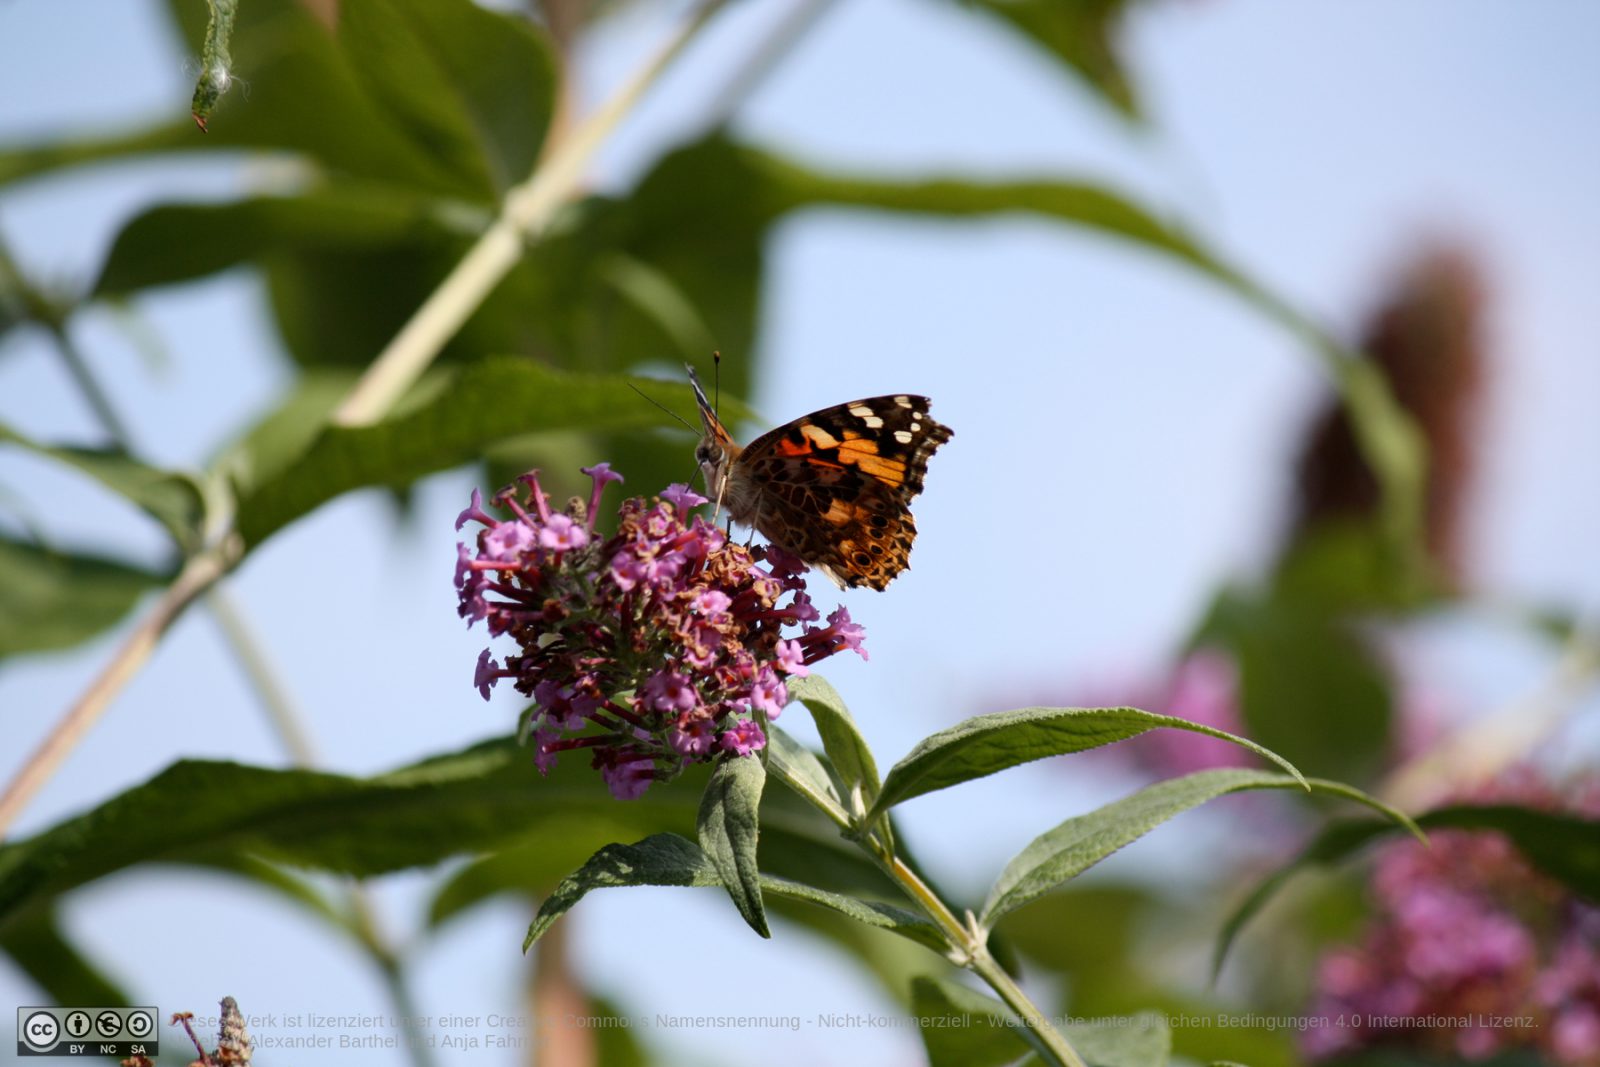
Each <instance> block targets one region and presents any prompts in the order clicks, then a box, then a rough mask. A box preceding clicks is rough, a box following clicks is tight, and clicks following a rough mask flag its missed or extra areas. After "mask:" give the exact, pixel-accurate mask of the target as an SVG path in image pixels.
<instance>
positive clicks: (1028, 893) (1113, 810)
mask: <svg viewBox="0 0 1600 1067" xmlns="http://www.w3.org/2000/svg"><path fill="white" fill-rule="evenodd" d="M1307 785H1310V787H1311V788H1312V790H1314V791H1316V792H1320V793H1330V794H1333V795H1336V796H1342V797H1345V798H1347V799H1349V800H1354V801H1356V802H1358V803H1361V804H1365V805H1367V806H1368V807H1371V808H1374V809H1376V810H1377V811H1380V812H1383V813H1384V814H1385V815H1387V816H1388V817H1389V818H1391V819H1393V820H1394V821H1395V822H1396V823H1397V824H1398V825H1400V826H1405V827H1408V828H1410V829H1413V830H1415V829H1416V827H1415V825H1414V824H1413V823H1411V821H1410V820H1409V819H1407V818H1406V816H1405V815H1403V814H1401V813H1400V812H1398V811H1395V810H1394V809H1393V808H1390V807H1388V806H1387V805H1385V804H1382V803H1380V802H1379V801H1377V800H1374V799H1372V798H1371V797H1369V796H1367V795H1366V794H1365V793H1362V792H1361V791H1360V790H1358V789H1352V788H1350V787H1349V786H1346V785H1342V784H1340V783H1338V782H1325V781H1322V780H1320V779H1311V780H1310V781H1309V782H1306V781H1303V780H1300V779H1296V778H1291V777H1288V776H1287V775H1282V774H1276V773H1272V772H1269V771H1251V770H1235V769H1231V768H1229V769H1222V770H1211V771H1199V772H1197V773H1195V774H1189V775H1185V776H1184V777H1182V778H1173V779H1169V780H1167V781H1165V782H1157V783H1156V784H1155V785H1152V786H1149V787H1147V788H1144V789H1141V790H1139V791H1138V792H1137V793H1134V794H1133V795H1131V796H1127V797H1124V798H1122V799H1121V800H1117V801H1113V802H1112V803H1110V804H1107V805H1105V806H1104V807H1101V808H1097V809H1095V810H1094V811H1092V812H1090V813H1088V814H1087V815H1079V816H1076V817H1074V818H1071V819H1068V820H1066V821H1065V822H1063V823H1061V824H1060V825H1059V826H1057V827H1055V828H1054V829H1053V830H1049V831H1047V832H1046V833H1044V834H1041V835H1040V836H1039V837H1037V838H1035V839H1034V840H1033V841H1032V842H1031V843H1029V845H1028V847H1027V848H1024V849H1023V850H1022V851H1021V852H1019V853H1018V854H1017V855H1016V857H1015V858H1014V859H1012V861H1011V862H1010V863H1008V864H1007V865H1006V868H1005V870H1004V871H1002V872H1001V873H1000V877H999V878H998V879H997V880H996V881H995V884H994V886H993V888H991V889H990V890H989V899H988V900H987V901H986V902H985V904H984V906H983V911H982V913H981V914H980V920H981V921H982V922H983V923H984V924H985V925H989V924H992V923H993V922H994V921H995V920H996V919H998V918H999V917H1000V916H1002V915H1004V914H1006V913H1007V912H1009V911H1011V910H1013V909H1015V908H1019V907H1021V906H1022V905H1024V904H1026V903H1028V902H1029V901H1032V900H1034V899H1037V898H1038V897H1040V896H1042V895H1044V894H1045V893H1047V892H1049V891H1050V890H1052V889H1054V888H1055V887H1056V886H1058V885H1060V884H1062V883H1063V882H1066V881H1069V880H1071V879H1072V878H1075V877H1077V876H1078V875H1079V874H1081V873H1083V872H1084V871H1086V870H1088V869H1089V868H1090V867H1092V866H1094V865H1095V864H1096V863H1099V862H1100V861H1101V860H1103V859H1105V858H1106V857H1107V856H1109V855H1111V854H1112V853H1113V852H1116V851H1117V850H1118V849H1121V848H1123V847H1124V846H1126V845H1129V844H1131V843H1133V842H1134V841H1137V840H1138V839H1139V838H1141V837H1143V836H1144V835H1145V834H1147V833H1149V832H1150V831H1151V830H1153V829H1155V828H1156V827H1157V826H1160V825H1161V824H1162V823H1164V822H1166V821H1167V820H1168V819H1171V818H1173V817H1174V816H1176V815H1181V814H1182V813H1183V812H1186V811H1188V810H1189V809H1190V808H1193V807H1197V806H1199V805H1200V804H1203V803H1205V802H1206V801H1208V800H1213V799H1215V798H1217V797H1220V796H1223V795H1225V794H1227V793H1238V792H1242V791H1244V790H1248V789H1303V788H1305V787H1306V786H1307ZM1417 832H1418V833H1419V835H1420V831H1417Z"/></svg>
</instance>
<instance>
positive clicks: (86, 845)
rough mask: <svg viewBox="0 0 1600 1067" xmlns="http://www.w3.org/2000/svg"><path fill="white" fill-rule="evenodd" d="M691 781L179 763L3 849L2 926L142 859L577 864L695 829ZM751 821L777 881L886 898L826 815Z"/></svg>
mask: <svg viewBox="0 0 1600 1067" xmlns="http://www.w3.org/2000/svg"><path fill="white" fill-rule="evenodd" d="M700 784H701V783H700V781H699V779H698V776H693V775H685V776H683V777H682V778H680V779H679V780H677V781H675V782H665V783H657V784H655V785H654V786H652V787H651V789H650V790H649V792H648V793H646V794H645V796H644V797H642V798H640V799H639V800H635V801H630V802H628V803H626V804H624V803H620V802H618V801H616V800H614V799H613V798H612V797H611V795H610V794H609V793H607V792H606V790H605V788H604V787H603V786H602V785H601V783H600V782H599V781H598V779H597V778H596V776H595V774H594V772H593V771H592V770H590V769H589V768H588V767H587V766H586V765H585V763H584V761H582V760H575V759H569V760H563V761H562V762H561V763H560V765H558V766H557V767H556V768H555V769H554V770H553V771H551V772H550V775H549V776H548V777H541V776H540V775H539V774H538V773H537V772H536V771H535V770H534V769H533V767H532V764H531V762H530V759H529V756H528V753H527V750H526V749H524V748H522V747H520V746H519V745H517V744H516V743H515V742H514V741H512V740H509V739H508V740H502V741H493V742H488V743H485V744H482V745H477V746H474V747H472V748H469V749H467V750H465V751H463V752H459V753H454V754H451V755H448V756H441V757H437V758H434V759H430V760H427V761H424V762H422V763H419V764H416V765H413V766H411V767H407V768H404V769H401V770H398V771H393V772H390V773H388V774H382V775H378V776H376V777H373V778H366V779H361V778H351V777H347V776H344V775H337V774H326V773H319V772H313V771H303V770H274V769H269V768H262V767H247V766H243V765H240V764H237V763H228V762H212V761H201V760H183V761H179V762H178V763H175V764H173V765H172V766H171V767H169V768H168V769H167V770H165V771H162V772H161V773H160V774H158V775H156V776H155V777H154V778H152V779H151V780H150V781H148V782H145V783H144V784H142V785H138V786H135V787H133V788H131V789H129V790H127V791H125V792H123V793H122V794H120V795H118V796H116V797H113V798H111V799H110V800H107V801H105V802H104V803H102V804H100V805H99V806H97V807H96V808H94V809H93V810H91V811H89V812H87V813H85V814H83V815H80V816H77V817H76V818H72V819H68V820H66V821H65V822H62V823H59V824H57V825H56V826H54V827H51V828H50V829H48V830H46V831H44V832H42V833H40V834H38V835H37V836H35V837H32V838H29V839H27V840H25V841H17V842H8V843H6V844H4V845H0V926H3V925H4V924H5V923H6V922H7V921H8V919H9V918H11V917H12V916H14V915H16V914H18V913H19V912H21V911H23V910H25V909H27V908H28V907H30V906H33V905H37V904H40V903H42V902H46V901H49V900H51V899H53V898H55V897H56V896H59V895H60V894H62V893H64V892H67V891H68V890H71V889H73V888H75V887H77V886H80V885H83V884H85V883H87V882H90V881H92V880H94V879H96V878H99V877H101V876H103V875H106V874H110V873H112V872H114V871H119V870H123V869H125V868H127V867H129V866H132V865H134V864H139V863H150V862H166V863H190V864H199V865H202V866H207V867H213V868H214V867H217V866H219V865H222V864H223V863H225V862H234V861H238V858H239V857H254V858H256V859H264V860H269V861H273V862H277V863H286V864H291V865H294V866H300V867H313V868H317V869H320V870H324V871H329V872H332V873H337V874H348V875H354V876H356V877H366V876H370V875H376V874H384V873H387V872H390V871H397V870H403V869H406V868H409V867H416V866H423V865H428V864H433V863H438V862H439V861H441V860H444V859H448V858H450V857H453V856H461V855H470V854H474V853H482V852H485V851H489V850H493V849H498V848H502V847H508V846H518V845H523V844H528V843H531V842H532V841H535V840H539V839H542V840H543V841H544V842H545V843H546V849H547V852H550V853H551V854H553V855H555V856H556V857H558V858H560V857H561V856H562V853H561V850H560V849H559V848H553V847H551V845H550V843H551V842H552V841H556V840H561V839H562V838H563V835H568V836H571V837H572V838H574V839H583V840H584V841H585V849H584V850H583V851H582V852H579V853H578V856H579V858H580V859H581V857H582V856H585V855H587V854H588V852H590V851H592V850H593V849H594V848H597V847H599V845H600V844H603V843H604V841H605V840H607V839H608V838H612V839H614V835H615V833H616V832H617V831H618V829H619V827H620V828H621V829H622V830H623V832H625V833H626V834H627V835H629V836H633V835H643V834H650V833H655V832H659V831H661V830H664V829H674V830H681V831H683V832H688V833H692V832H693V830H692V827H693V826H694V820H695V812H696V810H697V808H698V805H699V800H700V792H701V791H700V788H699V785H700ZM762 827H763V833H764V834H765V836H766V837H767V839H768V841H769V843H770V844H771V845H772V846H773V848H772V852H773V857H772V858H773V866H774V867H775V868H777V869H780V870H782V871H783V872H784V873H785V874H786V875H787V874H793V875H796V876H801V877H804V878H805V880H806V881H807V882H808V883H811V884H820V885H824V886H826V887H828V888H830V889H836V890H839V891H844V892H852V893H855V892H871V893H875V894H880V895H882V894H887V893H890V892H892V886H891V884H890V883H889V882H888V880H887V879H886V878H885V877H884V876H883V874H882V873H881V872H880V871H878V870H877V868H876V867H875V866H873V864H872V863H871V862H870V861H868V860H867V859H866V857H865V856H863V855H862V854H861V853H860V852H859V850H857V849H855V848H853V847H851V846H849V845H848V844H847V843H846V842H844V841H842V840H841V839H840V837H839V834H838V832H837V829H836V828H835V827H834V826H833V824H831V823H829V822H827V821H826V820H824V819H823V818H822V817H821V816H820V815H819V814H818V813H817V812H816V811H815V810H813V809H812V808H810V807H809V806H808V805H806V804H805V803H804V802H803V801H800V800H799V799H797V798H795V797H794V796H793V795H792V794H789V793H788V792H786V791H784V790H774V791H773V792H772V795H771V797H770V798H769V799H768V801H767V804H766V810H765V811H764V812H763V815H762ZM586 835H587V836H586ZM239 862H243V861H239ZM574 862H576V861H574ZM571 869H572V868H571V866H570V865H569V866H566V867H565V868H563V869H562V871H561V873H565V871H569V870H571ZM557 877H559V874H556V873H552V874H551V875H550V877H549V882H548V883H547V884H553V883H554V881H555V880H556V878H557ZM528 884H529V883H523V885H524V886H527V885H528ZM718 884H720V883H718Z"/></svg>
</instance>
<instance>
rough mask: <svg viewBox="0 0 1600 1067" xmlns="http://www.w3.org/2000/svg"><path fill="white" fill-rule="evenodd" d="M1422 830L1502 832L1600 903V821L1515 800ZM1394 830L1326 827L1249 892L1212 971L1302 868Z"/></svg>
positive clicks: (1444, 811)
mask: <svg viewBox="0 0 1600 1067" xmlns="http://www.w3.org/2000/svg"><path fill="white" fill-rule="evenodd" d="M1416 823H1417V825H1418V826H1420V827H1422V829H1424V830H1487V831H1493V832H1496V833H1501V834H1504V835H1505V836H1506V837H1507V838H1508V839H1509V840H1510V841H1511V843H1512V844H1513V845H1515V846H1516V847H1517V849H1518V850H1519V851H1520V852H1521V853H1522V854H1523V856H1524V857H1526V858H1527V860H1528V862H1529V863H1531V864H1532V865H1533V866H1534V867H1536V868H1538V869H1539V870H1540V871H1541V872H1543V873H1544V874H1546V875H1548V876H1549V877H1551V878H1554V879H1556V880H1557V881H1559V882H1561V883H1562V884H1563V885H1565V886H1566V887H1567V888H1568V889H1570V890H1572V891H1573V892H1574V893H1576V894H1578V895H1579V896H1582V897H1584V898H1586V899H1588V900H1589V901H1591V902H1593V903H1595V904H1600V819H1585V818H1582V817H1580V816H1577V815H1571V814H1567V813H1565V812H1555V811H1541V810H1539V809H1537V808H1527V807H1521V806H1518V805H1514V804H1493V805H1472V804H1458V805H1451V806H1449V807H1443V808H1436V809H1434V810H1433V811H1430V812H1426V813H1424V814H1422V815H1419V816H1417V819H1416ZM1394 829H1395V827H1394V825H1393V824H1392V823H1387V822H1355V821H1342V822H1336V823H1332V824H1330V825H1329V826H1327V827H1325V828H1324V829H1323V830H1322V832H1321V833H1319V834H1318V835H1317V836H1316V838H1315V839H1313V840H1312V842H1311V843H1310V844H1309V845H1307V846H1306V847H1305V848H1304V849H1303V850H1302V851H1301V852H1300V854H1299V855H1298V856H1296V857H1295V858H1294V859H1292V860H1290V861H1289V862H1288V863H1286V864H1284V865H1283V866H1282V867H1279V868H1278V869H1277V870H1276V871H1274V872H1272V873H1271V874H1270V875H1268V876H1267V877H1266V878H1265V879H1263V880H1262V881H1261V883H1260V884H1259V885H1257V886H1256V888H1255V889H1253V890H1251V892H1250V895H1249V896H1247V897H1246V898H1245V900H1244V902H1243V903H1242V904H1240V905H1239V907H1238V908H1237V909H1235V911H1234V912H1233V914H1232V915H1230V916H1229V917H1228V921H1227V922H1226V923H1225V924H1223V928H1222V932H1221V933H1220V934H1218V935H1217V944H1216V949H1215V951H1214V952H1213V954H1212V958H1211V966H1212V972H1213V974H1219V973H1221V971H1222V965H1223V963H1224V962H1225V961H1226V960H1227V956H1228V950H1229V949H1230V948H1232V947H1233V943H1234V941H1235V940H1236V939H1237V938H1238V936H1239V933H1240V931H1241V930H1243V928H1244V925H1245V924H1246V923H1247V922H1249V921H1250V919H1251V918H1253V917H1254V916H1255V915H1256V913H1257V912H1259V911H1260V910H1261V909H1262V907H1263V906H1265V905H1266V903H1267V901H1268V900H1270V899H1272V897H1273V896H1274V895H1275V894H1276V893H1277V892H1278V890H1280V889H1282V888H1283V886H1284V884H1285V883H1287V882H1288V881H1289V879H1290V878H1291V877H1293V876H1294V875H1295V874H1297V873H1298V872H1300V871H1302V870H1305V869H1307V868H1310V867H1317V866H1328V865H1331V864H1334V863H1338V862H1339V861H1340V860H1343V859H1345V858H1346V857H1348V856H1351V855H1353V854H1354V853H1356V852H1358V851H1360V850H1361V849H1362V848H1363V847H1365V846H1366V845H1367V844H1368V843H1370V842H1372V841H1374V840H1376V839H1377V838H1380V837H1383V836H1385V835H1387V834H1389V833H1391V832H1392V831H1393V830H1394Z"/></svg>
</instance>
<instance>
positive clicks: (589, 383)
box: [238, 359, 688, 545]
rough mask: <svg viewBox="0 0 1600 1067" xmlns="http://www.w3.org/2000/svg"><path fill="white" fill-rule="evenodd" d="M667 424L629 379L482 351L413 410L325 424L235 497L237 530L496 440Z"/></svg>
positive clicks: (457, 457) (462, 456)
mask: <svg viewBox="0 0 1600 1067" xmlns="http://www.w3.org/2000/svg"><path fill="white" fill-rule="evenodd" d="M652 389H653V391H654V392H655V393H658V394H661V395H664V396H671V394H673V393H680V395H684V394H687V393H688V386H687V385H680V384H678V383H666V382H662V383H657V384H655V385H653V386H652ZM670 424H671V419H670V417H669V416H668V415H667V414H666V413H665V412H663V411H661V410H660V409H659V408H657V407H655V406H654V405H653V404H651V403H649V402H648V401H646V400H644V399H643V398H642V397H640V396H639V395H638V394H637V393H635V392H634V391H633V389H632V388H630V386H629V382H628V380H627V379H625V378H622V377H618V376H611V377H600V376H583V375H574V374H564V373H562V372H560V371H555V370H551V369H550V368H548V367H543V366H540V365H539V364H536V363H532V362H529V361H527V360H518V359H487V360H483V361H480V362H478V363H475V364H472V365H471V366H468V367H466V368H465V369H463V370H462V371H461V372H460V374H459V375H458V376H457V377H456V378H455V380H454V381H452V382H451V383H450V385H449V386H448V387H446V388H445V389H444V390H443V391H442V392H441V393H440V394H439V395H438V396H437V397H436V398H435V399H434V400H433V401H431V402H429V403H427V404H424V405H423V406H421V407H420V408H418V409H417V410H414V411H411V412H409V413H407V414H404V415H400V416H398V417H396V418H392V419H388V420H386V421H384V422H380V423H378V424H376V425H373V426H364V427H353V428H346V427H330V428H328V429H326V430H324V431H323V432H322V433H321V434H320V435H318V437H317V438H316V440H315V441H314V442H312V444H311V446H310V448H309V449H308V450H307V451H306V452H305V454H304V455H303V456H301V457H300V459H299V460H298V461H297V462H296V463H295V464H294V466H293V468H292V469H291V470H287V471H285V472H283V473H282V474H281V475H280V476H278V477H275V478H271V479H269V480H267V481H265V482H263V483H261V484H259V485H257V486H255V487H254V488H253V489H251V490H250V492H248V493H247V494H245V495H244V496H243V497H242V498H241V500H240V503H239V513H238V529H239V532H240V533H241V534H242V535H243V536H244V538H245V540H246V541H247V542H248V543H249V544H251V545H254V544H258V543H260V542H261V541H262V540H263V539H265V538H266V537H267V536H268V535H270V534H272V533H274V532H275V531H277V530H279V529H281V528H282V527H283V526H285V525H287V524H288V523H290V522H293V521H294V520H295V519H298V518H300V517H301V516H302V515H305V514H307V513H309V512H311V511H314V510H315V509H316V508H318V507H320V506H321V505H322V504H325V503H327V502H328V501H329V500H332V499H333V498H334V497H336V496H339V495H340V494H342V493H346V492H349V491H350V490H352V489H360V488H364V487H367V486H398V485H406V484H408V483H410V482H412V481H414V480H415V479H417V478H419V477H421V476H422V475H424V474H431V473H433V472H434V471H441V470H446V469H448V468H450V467H454V466H458V465H460V464H462V463H466V462H468V461H469V460H473V459H476V458H478V457H479V456H480V455H482V453H483V450H484V449H485V448H486V447H488V446H489V445H491V444H493V443H494V442H496V441H499V440H503V439H505V438H509V437H514V436H517V435H519V434H527V433H532V432H534V431H542V430H561V429H573V428H579V429H643V428H646V427H653V426H663V425H670ZM641 488H642V489H646V491H648V488H647V487H641Z"/></svg>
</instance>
